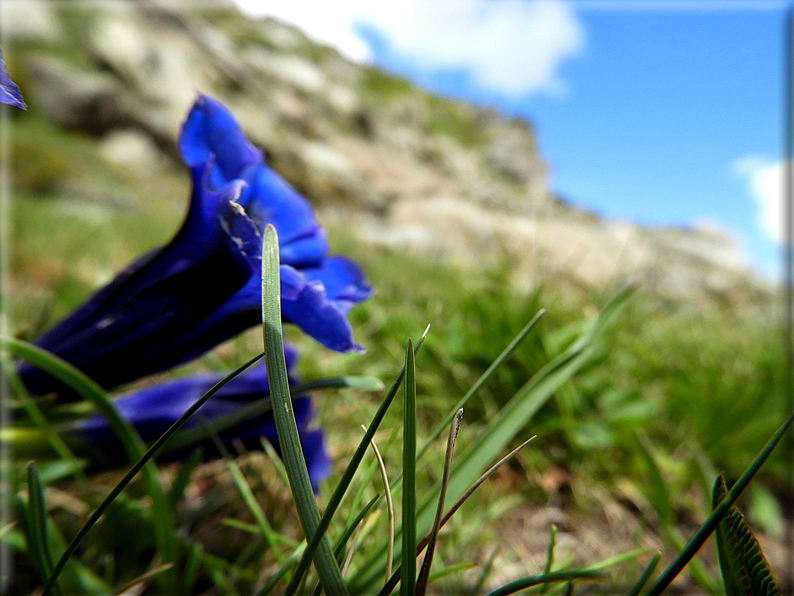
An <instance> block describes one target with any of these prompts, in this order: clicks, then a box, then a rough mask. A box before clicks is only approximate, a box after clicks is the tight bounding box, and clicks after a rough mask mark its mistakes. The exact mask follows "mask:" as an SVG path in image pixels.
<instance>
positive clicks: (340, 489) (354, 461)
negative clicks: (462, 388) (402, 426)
mask: <svg viewBox="0 0 794 596" xmlns="http://www.w3.org/2000/svg"><path fill="white" fill-rule="evenodd" d="M429 330H430V325H428V326H427V327H426V328H425V331H424V333H423V334H422V337H421V339H420V340H419V341H418V342H417V344H416V347H415V348H414V356H415V355H416V354H418V353H419V350H420V349H421V347H422V344H423V343H424V341H425V337H427V332H428V331H429ZM404 377H405V367H404V366H403V368H402V369H401V370H400V372H399V374H398V375H397V378H396V379H395V380H394V383H392V386H391V387H390V388H389V391H388V393H387V394H386V397H385V398H384V400H383V401H382V402H381V404H380V407H379V408H378V410H377V412H375V415H374V416H373V417H372V420H371V421H370V423H369V426H367V432H366V433H364V437H363V438H362V439H361V441H360V442H359V444H358V447H356V450H355V452H353V457H351V458H350V463H348V464H347V467H346V468H345V471H344V473H343V474H342V478H341V479H340V480H339V484H337V485H336V488H335V489H334V492H333V494H332V495H331V498H330V499H329V500H328V504H327V505H326V506H325V512H324V513H323V516H322V518H320V525H319V527H318V528H317V533H316V535H314V536H312V537H311V540H309V544H308V546H307V547H306V551H305V552H304V553H303V557H302V558H301V560H300V562H299V563H298V567H297V568H296V569H295V576H294V577H293V578H292V581H293V582H300V581H301V579H302V577H303V574H304V573H306V570H307V569H308V567H309V562H310V561H311V558H312V556H313V555H314V550H315V549H316V548H317V545H318V544H319V543H320V538H321V537H322V536H323V535H324V534H325V531H326V530H327V529H328V525H329V524H330V523H331V518H332V517H333V516H334V514H335V513H336V510H337V509H338V508H339V504H340V503H341V502H342V498H343V497H344V496H345V493H346V492H347V489H348V487H349V486H350V483H351V482H352V481H353V476H355V474H356V471H357V470H358V466H359V464H361V460H362V459H363V458H364V454H365V453H366V451H367V446H368V445H369V444H370V442H371V441H372V437H374V436H375V431H377V430H378V427H379V426H380V423H381V422H382V421H383V417H384V416H385V415H386V412H387V411H388V409H389V406H391V403H392V402H393V401H394V397H395V396H396V395H397V391H398V390H399V389H400V385H401V384H402V382H403V378H404ZM297 585H298V584H297V583H296V584H295V588H297ZM288 589H289V586H288ZM288 593H289V592H288ZM293 593H294V592H293Z"/></svg>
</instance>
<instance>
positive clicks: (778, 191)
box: [734, 156, 784, 243]
mask: <svg viewBox="0 0 794 596" xmlns="http://www.w3.org/2000/svg"><path fill="white" fill-rule="evenodd" d="M783 167H784V163H783V162H780V161H778V162H776V161H773V160H770V159H767V158H763V157H757V156H745V157H742V158H739V159H737V160H736V162H734V172H736V174H737V175H739V176H740V177H742V178H744V180H745V182H746V184H747V191H748V193H749V194H750V196H751V197H752V198H753V202H755V205H756V208H757V214H758V225H759V227H760V228H761V230H762V231H763V232H764V233H765V234H766V235H767V236H768V237H769V238H771V239H772V240H774V241H775V242H778V243H782V242H783V235H784V229H783Z"/></svg>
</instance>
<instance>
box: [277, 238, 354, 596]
mask: <svg viewBox="0 0 794 596" xmlns="http://www.w3.org/2000/svg"><path fill="white" fill-rule="evenodd" d="M280 283H281V282H280V275H279V256H278V235H277V233H276V228H274V227H273V226H272V225H271V224H268V226H267V228H265V236H264V240H263V242H262V328H263V337H264V342H265V367H266V369H267V378H268V382H269V383H270V399H271V400H272V401H273V418H274V419H275V422H276V431H277V432H278V441H279V445H280V446H281V455H282V458H283V460H284V467H285V468H286V469H287V477H288V478H289V482H290V489H291V490H292V496H293V497H294V498H295V505H296V507H297V509H298V516H299V517H300V521H301V526H303V532H304V534H305V535H306V538H307V540H308V539H309V537H311V536H314V534H315V533H317V528H318V526H319V524H320V512H319V511H318V509H317V502H316V501H315V498H314V492H313V491H312V485H311V481H310V480H309V472H308V470H307V468H306V460H305V459H304V457H303V448H302V447H301V442H300V436H299V434H298V426H297V424H296V422H295V412H294V411H293V408H292V396H291V395H290V389H289V378H288V376H287V363H286V360H285V357H284V340H283V335H282V329H281V287H280ZM314 561H315V567H316V568H317V573H318V575H319V576H320V581H321V582H322V584H323V588H324V589H325V591H326V593H327V594H329V595H336V594H347V588H346V587H345V582H344V580H343V579H342V573H341V572H340V570H339V565H337V563H336V558H335V557H334V553H333V550H332V549H331V544H330V542H329V541H328V538H327V537H326V536H324V535H323V537H322V539H321V540H320V544H319V546H318V549H317V552H316V554H315V558H314ZM295 587H297V585H296V586H295Z"/></svg>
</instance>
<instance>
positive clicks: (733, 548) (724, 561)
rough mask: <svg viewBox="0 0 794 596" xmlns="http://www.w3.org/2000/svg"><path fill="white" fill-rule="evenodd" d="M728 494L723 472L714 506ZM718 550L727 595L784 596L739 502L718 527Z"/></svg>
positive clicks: (715, 482) (714, 493) (713, 492)
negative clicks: (738, 505) (737, 506)
mask: <svg viewBox="0 0 794 596" xmlns="http://www.w3.org/2000/svg"><path fill="white" fill-rule="evenodd" d="M727 494H728V488H727V487H726V485H725V478H724V476H723V475H722V474H720V475H719V476H718V477H717V479H716V480H715V481H714V489H713V491H712V506H714V507H716V506H717V505H719V503H720V502H721V501H723V500H724V499H725V497H726V496H727ZM717 553H718V554H719V560H720V571H721V573H722V581H723V583H724V584H725V593H726V594H727V596H782V594H783V593H782V592H781V591H780V588H779V587H778V584H777V582H776V581H775V576H774V574H773V573H772V569H771V568H770V567H769V563H768V562H767V560H766V557H764V553H763V552H762V551H761V545H760V544H758V540H757V539H756V537H755V536H754V535H753V532H752V530H750V526H748V525H747V522H746V521H745V520H744V516H743V515H742V514H741V513H740V512H739V510H738V509H737V508H736V506H735V505H734V506H732V507H731V508H730V509H729V510H728V512H727V513H726V514H725V517H723V518H722V521H721V522H720V523H719V525H718V526H717Z"/></svg>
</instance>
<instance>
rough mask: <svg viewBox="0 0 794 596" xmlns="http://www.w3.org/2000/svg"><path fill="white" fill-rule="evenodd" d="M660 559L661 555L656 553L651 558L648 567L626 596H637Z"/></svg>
mask: <svg viewBox="0 0 794 596" xmlns="http://www.w3.org/2000/svg"><path fill="white" fill-rule="evenodd" d="M661 558H662V553H656V554H654V555H653V557H651V560H650V561H649V562H648V566H647V567H646V568H645V571H643V572H642V575H641V576H640V578H639V579H638V580H637V583H635V584H634V585H633V586H632V587H631V590H629V591H628V593H627V594H626V596H639V593H640V591H642V589H643V588H644V587H645V584H647V583H648V580H649V579H651V576H652V575H653V572H654V570H655V569H656V566H657V565H658V564H659V561H660V560H661Z"/></svg>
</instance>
